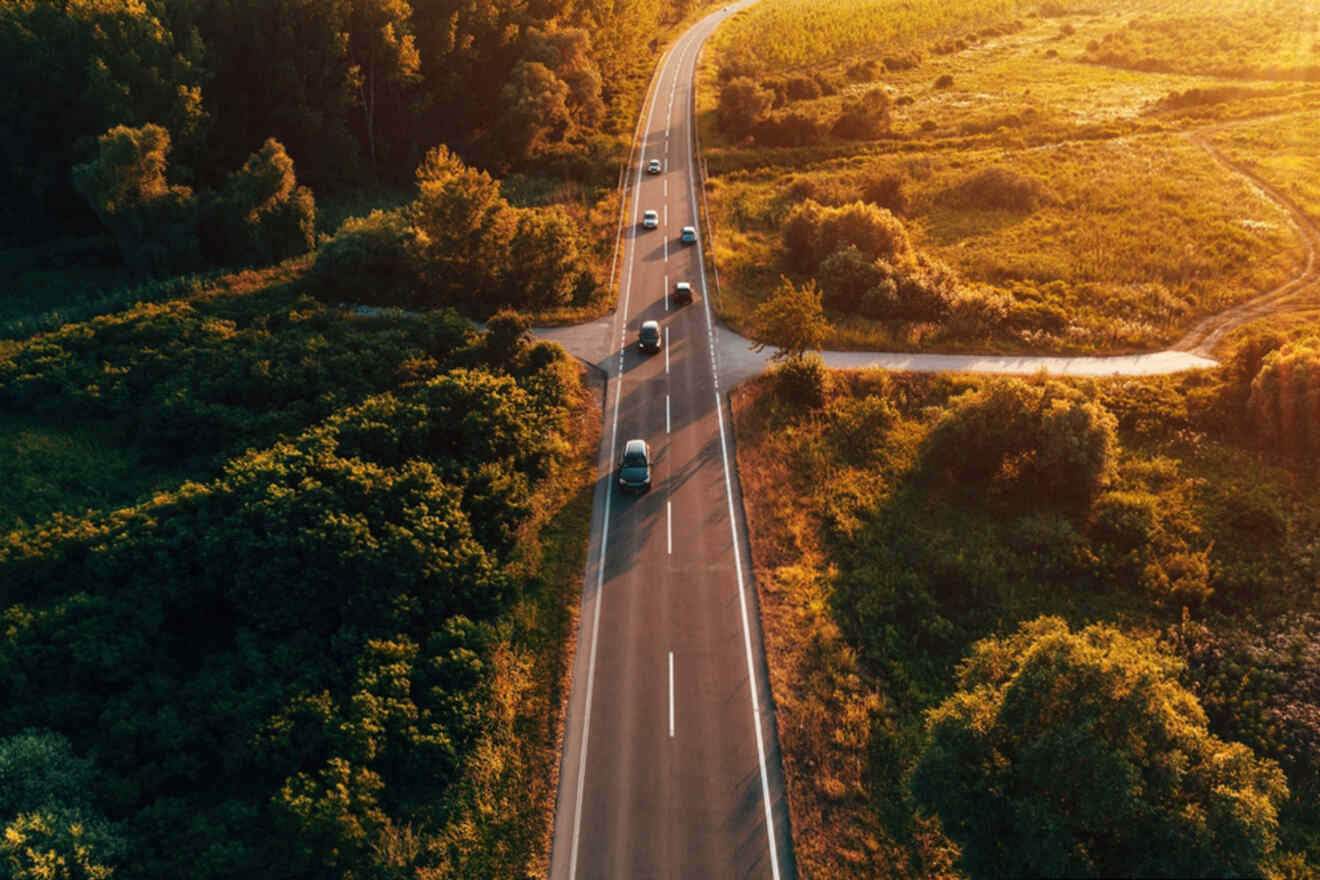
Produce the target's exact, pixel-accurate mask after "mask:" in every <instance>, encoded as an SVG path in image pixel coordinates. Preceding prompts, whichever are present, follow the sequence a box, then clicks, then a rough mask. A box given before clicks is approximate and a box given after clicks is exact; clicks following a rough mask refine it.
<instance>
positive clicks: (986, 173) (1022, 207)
mask: <svg viewBox="0 0 1320 880" xmlns="http://www.w3.org/2000/svg"><path fill="white" fill-rule="evenodd" d="M939 198H940V199H941V200H942V201H944V202H946V203H947V204H950V205H953V206H956V207H959V208H975V209H980V210H991V211H1018V212H1028V213H1029V212H1031V211H1034V210H1036V209H1037V208H1038V207H1040V206H1041V205H1047V204H1051V203H1052V202H1054V201H1056V197H1055V196H1054V195H1053V193H1051V192H1050V190H1049V188H1048V187H1047V186H1046V185H1045V184H1044V183H1042V182H1041V181H1039V180H1037V179H1036V178H1034V177H1029V176H1027V175H1024V174H1022V173H1020V172H1018V171H1015V170H1013V169H1012V168H1005V167H1002V166H998V165H994V166H991V167H989V168H983V169H981V170H980V171H977V172H975V173H973V174H971V175H968V176H967V177H965V178H963V180H961V181H959V182H958V183H957V184H956V185H954V186H952V187H950V188H949V189H948V190H945V191H944V192H943V193H941V194H940V196H939Z"/></svg>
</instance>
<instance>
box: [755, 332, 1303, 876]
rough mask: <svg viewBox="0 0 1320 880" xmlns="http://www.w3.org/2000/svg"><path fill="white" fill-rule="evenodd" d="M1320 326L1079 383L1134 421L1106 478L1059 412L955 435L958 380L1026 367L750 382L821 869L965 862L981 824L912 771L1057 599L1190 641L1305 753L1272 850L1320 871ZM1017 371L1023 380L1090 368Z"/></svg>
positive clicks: (1197, 671) (790, 744)
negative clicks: (1160, 367)
mask: <svg viewBox="0 0 1320 880" xmlns="http://www.w3.org/2000/svg"><path fill="white" fill-rule="evenodd" d="M1299 334H1300V338H1298V337H1299ZM1289 338H1293V339H1295V340H1296V341H1293V342H1291V343H1289V342H1285V340H1287V339H1289ZM1308 339H1310V340H1313V339H1314V337H1313V336H1310V335H1309V334H1308V331H1307V328H1304V327H1302V326H1299V325H1293V326H1291V327H1286V326H1278V327H1275V328H1272V329H1268V330H1265V331H1247V332H1243V333H1239V334H1238V335H1237V336H1236V337H1235V338H1234V339H1233V341H1232V342H1231V344H1230V349H1229V350H1230V352H1231V356H1230V357H1229V358H1228V359H1227V365H1226V366H1225V367H1223V368H1222V369H1221V370H1219V371H1217V372H1216V373H1213V374H1195V373H1193V374H1184V375H1182V376H1177V377H1168V378H1156V379H1140V380H1111V381H1107V382H1098V383H1080V384H1079V385H1077V386H1075V387H1077V388H1079V389H1080V390H1081V392H1082V394H1083V395H1084V397H1083V398H1081V400H1083V401H1086V402H1085V403H1084V406H1086V407H1091V408H1092V411H1093V412H1095V413H1097V415H1096V417H1095V419H1093V423H1094V424H1096V425H1100V426H1101V427H1103V425H1104V423H1105V422H1107V421H1108V420H1109V418H1110V417H1112V418H1113V419H1114V421H1113V422H1112V423H1110V424H1115V425H1116V426H1117V433H1116V435H1115V436H1116V442H1115V443H1114V446H1113V448H1112V452H1113V458H1112V459H1110V460H1107V461H1100V462H1099V464H1098V465H1097V467H1096V469H1095V471H1094V473H1096V474H1097V475H1098V476H1100V478H1101V483H1100V484H1098V485H1097V488H1096V489H1094V490H1093V491H1092V492H1091V493H1090V494H1089V495H1088V494H1085V493H1083V494H1081V495H1079V494H1076V493H1073V494H1071V495H1070V494H1065V493H1061V492H1059V491H1057V489H1056V488H1052V483H1051V478H1050V476H1049V474H1048V473H1047V472H1044V471H1042V470H1041V468H1042V467H1044V463H1045V462H1048V461H1050V460H1054V461H1056V462H1057V459H1051V458H1050V457H1049V456H1047V455H1046V454H1045V453H1044V452H1043V451H1042V450H1044V449H1045V435H1044V434H1042V435H1040V439H1041V442H1042V446H1041V447H1040V449H1039V450H1036V452H1035V453H1034V454H1027V455H1025V456H1024V455H1013V454H1010V455H1008V456H1006V457H1005V458H1004V459H1002V461H1000V462H999V465H1000V466H999V467H998V468H996V467H994V466H993V465H994V462H993V461H991V462H990V464H991V465H992V467H991V468H990V469H989V471H985V472H981V471H983V470H984V468H983V467H982V466H983V465H984V464H985V463H986V462H985V458H984V456H982V455H980V454H979V446H978V445H977V444H980V445H984V444H985V443H986V442H987V441H986V440H985V439H984V438H985V437H987V436H988V434H987V433H986V432H985V431H983V430H980V429H977V430H976V431H975V433H974V435H973V436H972V439H970V440H969V439H968V438H962V439H958V437H956V436H954V437H952V441H953V442H952V446H953V447H956V449H955V448H949V447H950V435H949V434H948V431H947V422H948V419H949V413H950V412H951V411H952V410H954V409H955V408H956V405H954V404H952V403H951V402H952V401H953V400H954V399H955V398H956V397H957V396H958V395H959V394H962V393H963V392H966V391H968V390H969V389H984V388H987V387H993V386H994V385H995V383H996V382H999V383H1002V382H1003V380H986V379H980V378H975V377H968V376H930V375H911V374H906V375H905V374H896V375H894V374H884V373H881V372H878V371H877V372H870V373H857V372H852V373H834V374H831V376H830V378H829V380H828V387H827V390H826V393H825V396H824V400H823V402H822V403H821V404H820V405H818V406H803V405H800V404H795V403H792V402H790V401H789V400H788V399H787V398H786V397H785V394H784V389H782V388H780V387H779V386H780V384H782V383H781V382H780V381H779V380H778V378H777V377H776V376H775V375H773V374H772V375H771V376H767V377H763V378H762V379H759V380H757V381H756V382H754V383H752V384H751V385H748V386H744V387H742V388H740V389H738V390H736V391H735V392H734V395H733V399H734V415H735V430H736V432H737V436H738V467H739V474H740V480H741V482H742V485H743V489H744V498H745V503H746V504H747V509H748V522H749V530H750V533H751V543H752V556H753V563H754V565H755V569H756V579H757V583H758V585H759V589H760V601H761V605H762V614H763V617H764V619H765V621H766V625H765V633H766V636H765V637H766V643H767V655H768V657H769V663H770V667H771V677H772V684H773V687H774V692H775V699H776V704H777V707H778V711H777V718H778V722H779V733H780V739H781V746H782V750H783V756H784V766H785V774H786V777H787V781H788V796H789V803H790V811H791V818H792V823H793V829H794V835H795V852H796V856H797V859H798V865H799V870H800V873H801V875H802V876H803V877H804V878H810V877H819V878H824V877H844V876H846V877H857V878H870V877H895V878H897V877H905V878H907V877H947V876H955V875H957V873H958V871H957V868H956V864H957V862H956V860H957V852H956V848H955V847H954V846H953V845H952V844H951V843H950V842H949V841H948V840H946V839H945V838H944V837H943V835H942V834H941V833H940V830H939V826H938V824H935V823H933V821H932V820H931V819H930V818H929V817H928V816H926V817H923V815H922V814H920V813H919V812H918V811H917V810H916V807H915V805H914V802H913V800H912V795H911V793H910V790H909V787H908V785H909V774H910V772H911V770H912V768H913V766H914V763H915V761H916V759H917V757H918V755H919V754H920V752H921V749H922V744H923V740H924V736H923V713H924V712H925V710H927V709H930V708H932V707H933V706H935V705H938V704H939V703H940V701H941V700H943V699H944V698H945V697H946V696H948V695H949V694H950V693H951V692H952V690H953V687H954V669H955V666H956V664H957V662H958V661H959V659H960V658H962V657H963V656H966V653H967V651H968V649H969V647H970V645H971V644H972V643H973V642H974V641H976V640H977V639H980V638H984V637H986V636H988V635H992V634H999V635H1006V634H1009V633H1011V632H1013V631H1014V630H1015V629H1016V627H1017V626H1018V624H1019V623H1020V622H1022V621H1028V620H1032V619H1033V618H1035V617H1037V616H1038V615H1043V614H1052V615H1060V616H1062V617H1064V618H1065V619H1067V620H1068V621H1069V622H1070V624H1072V625H1073V626H1074V628H1079V627H1081V626H1084V625H1086V624H1088V623H1092V622H1097V621H1100V622H1107V623H1112V624H1117V625H1118V626H1120V627H1121V628H1123V629H1124V630H1126V631H1128V632H1131V633H1135V634H1147V635H1157V636H1159V637H1160V638H1161V639H1162V640H1163V643H1164V644H1165V645H1166V647H1167V649H1168V650H1170V651H1173V652H1174V653H1176V654H1178V655H1179V656H1181V657H1183V658H1184V659H1186V660H1187V661H1188V671H1187V674H1186V676H1185V677H1184V680H1185V682H1186V683H1187V684H1188V686H1189V687H1190V688H1191V689H1192V691H1193V692H1194V693H1195V694H1196V695H1197V696H1198V697H1199V698H1200V700H1201V702H1202V704H1203V706H1204V707H1205V709H1206V712H1207V713H1208V715H1209V717H1210V729H1211V731H1212V732H1213V733H1214V734H1215V735H1216V736H1219V737H1221V738H1224V739H1226V740H1233V741H1239V742H1244V743H1246V744H1247V745H1249V746H1250V747H1251V748H1252V749H1253V750H1255V751H1256V753H1257V754H1259V755H1262V756H1264V757H1268V758H1271V759H1274V760H1277V761H1279V762H1280V764H1281V765H1282V766H1283V767H1284V769H1285V770H1286V771H1287V774H1288V785H1289V787H1290V789H1291V791H1292V796H1291V799H1290V800H1288V801H1287V802H1286V803H1285V804H1284V805H1283V807H1282V808H1281V810H1280V832H1279V838H1280V845H1279V846H1278V848H1277V849H1276V850H1275V852H1274V855H1273V856H1272V857H1271V858H1272V860H1273V861H1272V862H1271V865H1272V867H1271V869H1270V870H1271V874H1270V876H1277V877H1302V876H1311V872H1312V870H1313V867H1314V865H1315V864H1316V860H1317V854H1318V853H1320V816H1317V814H1316V811H1315V809H1314V804H1315V800H1314V798H1315V792H1316V790H1317V779H1316V777H1315V772H1316V769H1315V768H1316V765H1315V764H1314V762H1313V761H1312V759H1311V758H1310V757H1306V756H1309V755H1312V754H1313V753H1312V752H1311V751H1309V750H1310V749H1311V748H1313V747H1317V746H1320V728H1317V727H1316V726H1315V724H1314V723H1313V722H1312V721H1308V720H1307V719H1313V718H1314V717H1315V709H1316V705H1317V701H1318V700H1320V690H1317V688H1316V685H1315V684H1314V682H1315V678H1314V676H1315V675H1316V674H1317V673H1320V649H1318V648H1317V645H1316V642H1315V639H1314V634H1311V635H1307V634H1306V633H1310V632H1311V630H1310V629H1308V627H1312V626H1313V624H1314V623H1315V622H1316V621H1317V618H1316V616H1315V615H1316V610H1317V609H1316V607H1315V598H1314V584H1315V577H1316V572H1317V569H1316V557H1315V555H1314V548H1315V547H1316V546H1320V508H1317V506H1316V503H1315V496H1314V493H1313V491H1312V487H1313V486H1314V479H1315V471H1314V467H1313V465H1312V464H1311V462H1313V461H1314V458H1313V452H1311V451H1310V450H1311V449H1313V448H1320V446H1316V445H1315V444H1318V443H1320V439H1317V438H1320V433H1316V432H1315V430H1314V428H1313V427H1310V422H1309V421H1308V420H1309V419H1314V418H1315V415H1316V410H1315V406H1314V404H1313V403H1307V402H1305V401H1306V400H1307V399H1309V398H1308V395H1309V394H1310V393H1311V392H1310V391H1309V390H1308V389H1312V388H1314V387H1315V383H1316V381H1317V379H1316V376H1318V375H1320V371H1317V369H1316V365H1317V363H1320V360H1318V359H1317V354H1316V347H1315V343H1314V341H1307V340H1308ZM1271 352H1273V353H1271ZM1010 386H1011V387H1016V388H1019V389H1026V390H1020V391H1015V392H1013V394H1016V395H1018V396H1019V397H1021V398H1022V399H1031V395H1032V394H1039V393H1041V391H1042V390H1045V393H1047V394H1056V395H1064V398H1063V399H1067V398H1066V395H1067V394H1069V393H1076V392H1068V391H1066V390H1055V391H1049V390H1047V389H1048V387H1049V386H1046V385H1045V380H1044V379H1035V380H1031V381H1030V382H1026V383H1017V384H1016V385H1012V384H1011V383H1010ZM1053 387H1055V388H1056V389H1058V386H1053ZM1032 388H1034V389H1036V390H1035V391H1031V390H1029V389H1032ZM1011 396H1012V395H1010V397H1011ZM1106 413H1107V415H1105V414H1106ZM1281 414H1282V416H1283V417H1282V418H1281ZM995 423H996V424H998V425H1001V426H1003V425H1007V424H1010V423H1012V420H1011V419H1008V420H998V419H997V420H996V422H995ZM1001 430H1016V429H1002V428H1001ZM1108 430H1112V428H1111V429H1108ZM941 432H943V435H944V436H942V438H941V437H940V436H937V435H940V434H941ZM990 433H993V432H990ZM989 442H991V443H993V442H995V441H989ZM969 443H970V444H971V445H973V446H977V450H972V451H969V450H968V448H967V447H968V444H969ZM969 468H972V469H973V470H976V469H978V468H980V470H978V471H977V473H975V474H972V473H970V472H969V470H968V469H969ZM1083 469H1084V468H1083ZM1067 470H1068V471H1069V472H1074V471H1076V470H1077V468H1075V467H1071V466H1070V467H1069V468H1067ZM949 473H952V474H953V475H954V476H957V477H958V479H957V480H956V481H955V482H952V483H950V482H948V481H947V479H945V478H942V477H941V476H940V475H941V474H946V475H947V474H949ZM1299 640H1300V641H1299ZM1270 645H1273V646H1274V647H1269V646H1270ZM1253 652H1254V653H1253ZM1251 658H1255V660H1254V661H1253V660H1252V659H1251ZM1290 658H1291V659H1290ZM1306 658H1309V659H1306ZM1253 662H1258V663H1260V664H1262V667H1269V668H1268V670H1267V669H1265V668H1262V669H1260V670H1258V671H1256V672H1251V671H1250V669H1251V665H1252V663H1253ZM1271 664H1273V665H1271ZM1235 675H1236V676H1248V677H1251V684H1250V685H1249V686H1240V685H1238V684H1235V683H1234V682H1236V681H1238V679H1235V678H1234V676H1235Z"/></svg>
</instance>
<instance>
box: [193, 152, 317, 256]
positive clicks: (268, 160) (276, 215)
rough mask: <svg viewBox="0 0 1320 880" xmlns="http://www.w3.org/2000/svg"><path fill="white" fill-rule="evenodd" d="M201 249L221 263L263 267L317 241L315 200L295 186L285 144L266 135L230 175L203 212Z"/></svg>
mask: <svg viewBox="0 0 1320 880" xmlns="http://www.w3.org/2000/svg"><path fill="white" fill-rule="evenodd" d="M201 228H202V232H203V235H202V242H203V250H204V252H205V253H206V254H207V256H208V258H209V259H210V261H211V262H212V263H214V264H216V265H222V266H244V265H253V266H265V265H268V264H270V263H278V262H280V261H282V260H284V259H286V258H288V257H293V256H298V255H299V254H305V253H307V252H308V251H309V250H311V249H312V245H313V244H314V243H315V229H316V200H315V199H314V198H313V197H312V193H311V191H310V190H308V189H307V187H305V186H298V180H297V177H296V175H295V174H294V171H293V160H292V159H291V158H289V154H288V153H286V152H285V150H284V145H283V144H281V143H280V142H279V141H277V140H275V139H274V138H268V139H267V140H266V143H265V144H263V145H262V147H261V149H260V150H259V151H257V152H255V153H253V154H252V155H250V156H248V158H247V161H246V162H245V163H243V166H242V167H241V168H239V169H238V170H237V171H235V172H234V173H233V174H231V175H229V179H228V180H227V181H226V183H225V185H224V187H223V188H222V189H221V190H220V191H219V192H217V193H215V194H214V195H213V196H211V198H210V199H209V200H208V203H207V204H206V206H205V207H204V208H203V215H202V224H201Z"/></svg>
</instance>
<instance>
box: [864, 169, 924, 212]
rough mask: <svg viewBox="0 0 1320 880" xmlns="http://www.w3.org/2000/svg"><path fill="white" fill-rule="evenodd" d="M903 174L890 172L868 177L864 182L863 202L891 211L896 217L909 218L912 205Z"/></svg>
mask: <svg viewBox="0 0 1320 880" xmlns="http://www.w3.org/2000/svg"><path fill="white" fill-rule="evenodd" d="M906 184H907V179H906V178H905V177H903V175H902V174H896V173H893V172H890V173H888V174H877V175H872V176H871V177H867V178H866V179H864V180H863V181H862V200H863V201H866V202H870V203H871V204H873V205H877V206H879V207H881V208H884V209H885V210H886V211H889V212H890V213H891V214H893V215H895V216H896V217H905V216H907V213H908V211H909V210H910V209H911V207H912V205H911V202H910V200H909V199H908V194H907V190H906V189H905V186H906Z"/></svg>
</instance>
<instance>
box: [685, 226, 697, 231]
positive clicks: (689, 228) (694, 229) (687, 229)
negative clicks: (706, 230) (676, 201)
mask: <svg viewBox="0 0 1320 880" xmlns="http://www.w3.org/2000/svg"><path fill="white" fill-rule="evenodd" d="M683 231H684V232H696V231H697V227H695V226H684V227H683Z"/></svg>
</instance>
